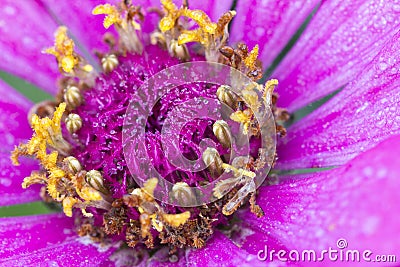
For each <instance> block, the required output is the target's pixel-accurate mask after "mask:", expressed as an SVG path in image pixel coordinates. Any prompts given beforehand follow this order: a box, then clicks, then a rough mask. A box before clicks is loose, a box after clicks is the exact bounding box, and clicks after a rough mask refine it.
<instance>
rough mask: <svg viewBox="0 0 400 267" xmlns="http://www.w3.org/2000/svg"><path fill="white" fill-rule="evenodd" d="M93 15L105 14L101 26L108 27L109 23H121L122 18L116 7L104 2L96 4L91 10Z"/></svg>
mask: <svg viewBox="0 0 400 267" xmlns="http://www.w3.org/2000/svg"><path fill="white" fill-rule="evenodd" d="M92 14H93V15H102V14H104V15H107V16H106V17H105V18H104V22H103V26H104V28H106V29H108V28H110V26H111V25H113V24H115V23H116V24H121V23H122V19H121V15H120V13H119V11H118V9H117V8H116V7H115V6H113V5H110V4H105V5H98V6H96V7H95V8H94V9H93V11H92Z"/></svg>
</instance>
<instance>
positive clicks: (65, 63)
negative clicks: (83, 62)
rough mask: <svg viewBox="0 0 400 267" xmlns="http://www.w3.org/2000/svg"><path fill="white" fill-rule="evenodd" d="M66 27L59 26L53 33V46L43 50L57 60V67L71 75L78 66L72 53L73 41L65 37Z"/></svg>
mask: <svg viewBox="0 0 400 267" xmlns="http://www.w3.org/2000/svg"><path fill="white" fill-rule="evenodd" d="M67 30H68V29H67V27H65V26H60V27H58V29H57V31H56V32H55V34H54V36H55V42H54V46H53V47H50V48H47V49H45V50H44V52H45V53H47V54H50V55H54V56H55V57H56V58H57V62H58V67H59V68H60V70H63V71H64V72H66V73H71V72H72V71H73V69H74V67H75V66H77V65H78V64H79V59H78V57H77V55H76V54H75V52H74V47H75V44H74V41H73V40H72V39H70V38H69V37H68V35H67Z"/></svg>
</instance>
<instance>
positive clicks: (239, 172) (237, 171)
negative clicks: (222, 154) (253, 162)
mask: <svg viewBox="0 0 400 267" xmlns="http://www.w3.org/2000/svg"><path fill="white" fill-rule="evenodd" d="M222 168H224V170H225V171H227V172H230V171H232V172H233V174H234V175H235V177H238V178H240V177H242V176H246V177H250V178H254V177H256V174H255V173H254V172H252V171H248V170H244V169H242V168H240V169H237V168H235V167H234V166H232V165H229V164H226V163H224V164H222Z"/></svg>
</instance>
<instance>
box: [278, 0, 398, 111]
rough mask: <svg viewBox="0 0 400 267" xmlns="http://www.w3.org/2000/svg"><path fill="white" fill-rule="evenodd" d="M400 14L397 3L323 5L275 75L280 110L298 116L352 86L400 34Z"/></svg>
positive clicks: (371, 1)
mask: <svg viewBox="0 0 400 267" xmlns="http://www.w3.org/2000/svg"><path fill="white" fill-rule="evenodd" d="M399 15H400V8H399V5H398V4H395V3H394V2H393V1H381V2H379V1H375V0H369V1H365V0H356V1H345V2H343V1H340V0H333V1H324V2H323V4H322V6H321V7H320V9H319V10H318V13H317V14H316V16H315V17H314V18H313V20H312V21H311V23H310V25H309V26H308V27H307V29H306V30H305V32H304V33H303V35H302V36H301V38H300V39H299V41H298V43H296V45H295V47H294V48H293V49H292V50H291V51H290V53H289V54H288V55H287V57H286V58H285V59H284V60H283V61H282V62H281V64H280V66H279V67H278V69H277V70H276V71H275V73H274V74H273V75H272V76H273V77H274V78H276V79H278V80H279V82H280V85H279V88H277V89H278V92H279V94H280V95H281V98H280V99H279V105H280V106H283V107H288V108H289V110H290V111H293V110H296V109H298V108H301V107H303V106H305V105H307V104H308V103H311V102H313V101H315V100H317V99H319V98H321V97H323V96H325V95H327V94H329V93H331V92H333V91H335V90H337V89H339V88H340V87H341V86H343V85H345V84H346V83H348V82H350V81H352V80H353V78H354V77H355V76H356V75H357V74H358V73H359V72H360V71H361V70H363V68H364V67H365V64H366V63H368V62H369V61H371V60H372V59H373V58H374V57H375V55H376V54H377V53H378V52H379V51H380V49H381V47H382V46H383V45H384V44H385V43H386V42H387V41H388V40H390V39H391V38H392V37H393V35H394V34H395V33H396V32H397V31H398V30H399V25H400V19H399V17H400V16H399Z"/></svg>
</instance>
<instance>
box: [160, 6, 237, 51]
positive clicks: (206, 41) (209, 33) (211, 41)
mask: <svg viewBox="0 0 400 267" xmlns="http://www.w3.org/2000/svg"><path fill="white" fill-rule="evenodd" d="M161 4H162V5H163V7H164V9H165V11H166V15H165V16H164V17H163V18H162V19H161V21H160V23H159V28H160V30H161V32H163V33H165V32H167V31H171V30H172V29H173V28H174V27H175V28H177V29H178V32H179V36H178V39H177V40H178V44H179V45H183V44H185V43H189V42H199V43H201V44H202V45H204V46H205V47H210V46H215V47H216V46H217V45H216V44H215V42H216V39H217V38H222V39H224V40H223V42H224V41H225V40H226V38H223V37H224V35H225V31H224V30H225V27H226V26H227V24H228V23H229V21H230V20H231V19H232V18H233V17H234V16H235V14H236V12H234V11H230V12H227V13H226V14H224V15H223V16H222V17H221V19H220V20H219V21H218V23H214V22H212V21H211V19H210V17H209V16H208V15H207V14H206V13H205V12H204V11H202V10H191V9H188V8H186V7H182V8H179V9H178V8H177V7H176V5H175V4H174V3H172V1H171V0H161ZM180 17H187V18H190V19H192V20H193V21H194V22H195V23H196V24H197V25H198V26H199V27H198V28H197V29H193V30H184V29H183V30H181V29H179V28H180V27H178V26H179V25H178V19H179V18H180Z"/></svg>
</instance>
